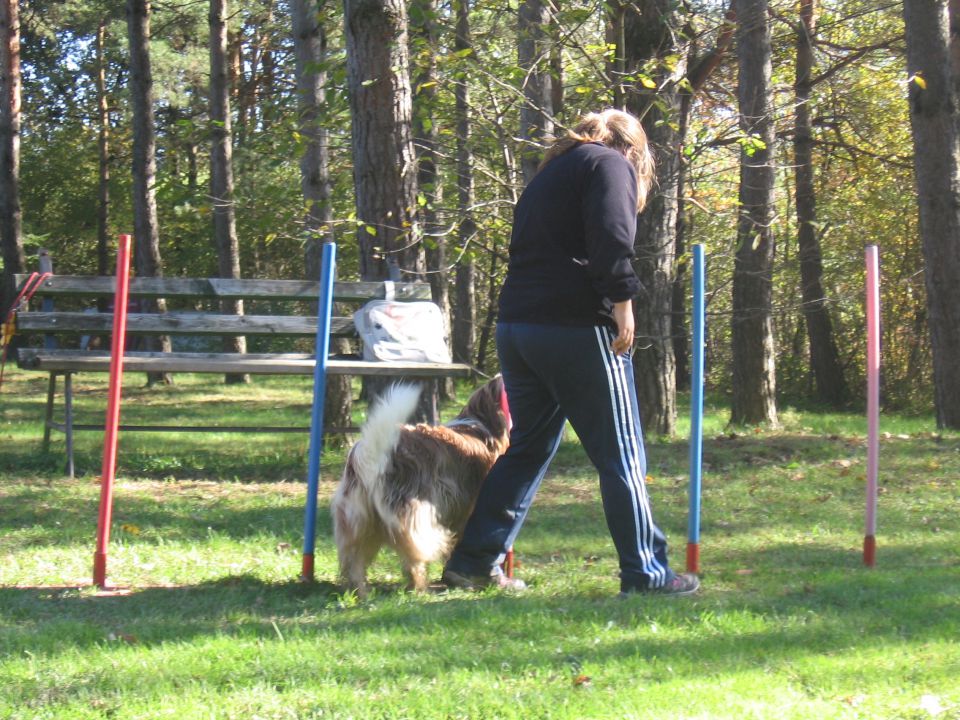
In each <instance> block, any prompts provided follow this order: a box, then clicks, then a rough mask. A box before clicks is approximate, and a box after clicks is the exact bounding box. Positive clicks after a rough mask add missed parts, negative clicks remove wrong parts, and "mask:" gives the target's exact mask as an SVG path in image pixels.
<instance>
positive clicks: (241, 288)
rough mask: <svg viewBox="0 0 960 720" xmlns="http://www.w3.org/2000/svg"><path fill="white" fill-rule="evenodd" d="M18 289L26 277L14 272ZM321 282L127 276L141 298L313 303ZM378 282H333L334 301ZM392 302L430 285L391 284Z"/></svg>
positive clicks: (49, 286) (52, 288)
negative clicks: (393, 297)
mask: <svg viewBox="0 0 960 720" xmlns="http://www.w3.org/2000/svg"><path fill="white" fill-rule="evenodd" d="M15 277H16V282H17V287H21V286H22V285H23V283H24V282H25V281H26V280H27V278H28V277H29V275H16V276H15ZM115 285H116V278H114V277H107V276H101V275H52V276H51V277H49V278H47V279H46V280H44V281H43V282H42V283H41V284H40V287H39V288H38V289H37V291H36V294H37V295H41V296H49V297H57V296H65V297H85V298H96V297H112V296H113V294H114V287H115ZM319 289H320V283H319V282H317V281H315V280H252V279H240V280H230V279H226V278H179V277H169V278H167V277H161V278H155V277H135V278H131V279H130V296H131V297H145V298H160V297H162V298H177V297H182V298H209V299H216V300H234V299H241V300H284V301H286V300H291V301H292V300H302V301H306V302H316V301H317V294H318V293H319ZM385 296H386V290H385V288H384V284H383V283H381V282H335V283H334V284H333V299H334V300H335V301H337V302H363V301H366V300H382V299H383V298H384V297H385ZM394 296H395V298H396V299H397V300H429V299H430V285H429V284H427V283H422V282H412V283H400V282H398V283H394Z"/></svg>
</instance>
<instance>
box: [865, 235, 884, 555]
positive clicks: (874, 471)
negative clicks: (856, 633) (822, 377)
mask: <svg viewBox="0 0 960 720" xmlns="http://www.w3.org/2000/svg"><path fill="white" fill-rule="evenodd" d="M878 255H879V254H878V251H877V246H876V245H868V246H867V250H866V263H867V511H866V522H865V530H864V537H863V564H864V565H866V566H867V567H873V566H874V564H875V563H876V554H877V476H878V474H879V462H880V433H879V431H880V263H879V257H878Z"/></svg>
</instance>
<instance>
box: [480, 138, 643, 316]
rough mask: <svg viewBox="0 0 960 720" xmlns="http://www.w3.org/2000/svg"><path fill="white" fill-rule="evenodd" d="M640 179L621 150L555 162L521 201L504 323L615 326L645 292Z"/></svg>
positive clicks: (588, 149) (503, 301) (577, 152)
mask: <svg viewBox="0 0 960 720" xmlns="http://www.w3.org/2000/svg"><path fill="white" fill-rule="evenodd" d="M636 226H637V180H636V173H635V171H634V169H633V166H632V165H631V164H630V163H629V162H628V161H627V160H626V158H624V157H623V155H621V154H620V153H619V152H617V151H616V150H612V149H610V148H608V147H606V146H604V145H601V144H600V143H584V144H581V145H577V146H575V147H574V148H572V149H570V150H568V151H567V152H565V153H564V154H563V155H560V156H559V157H556V158H554V159H553V160H551V161H550V162H549V163H547V165H546V166H545V167H544V168H543V169H542V170H541V171H540V172H539V173H537V175H536V176H535V177H534V178H533V180H532V181H531V182H530V184H529V185H528V186H527V188H526V189H525V190H524V192H523V194H522V195H521V196H520V200H519V202H518V203H517V207H516V208H515V210H514V214H513V234H512V236H511V238H510V264H509V266H508V270H507V279H506V282H505V283H504V286H503V289H502V290H501V292H500V313H499V316H498V318H499V320H500V321H502V322H527V323H536V324H550V325H580V326H593V325H608V326H611V327H615V325H614V323H613V320H612V319H611V317H610V310H611V305H612V303H614V302H620V301H622V300H627V299H630V298H633V297H634V296H635V295H636V294H637V293H638V292H639V291H640V281H639V280H638V279H637V276H636V273H635V272H634V270H633V266H632V265H631V264H630V261H631V259H632V258H633V238H634V232H635V230H636Z"/></svg>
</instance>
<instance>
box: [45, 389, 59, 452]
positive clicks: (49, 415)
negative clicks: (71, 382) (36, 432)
mask: <svg viewBox="0 0 960 720" xmlns="http://www.w3.org/2000/svg"><path fill="white" fill-rule="evenodd" d="M56 392H57V374H56V373H50V380H49V381H48V382H47V412H46V415H45V416H44V421H43V452H44V453H48V452H50V430H51V425H52V423H53V400H54V397H55V395H56Z"/></svg>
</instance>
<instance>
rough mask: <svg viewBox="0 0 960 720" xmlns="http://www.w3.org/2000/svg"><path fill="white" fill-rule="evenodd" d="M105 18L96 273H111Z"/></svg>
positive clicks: (103, 25) (100, 35)
mask: <svg viewBox="0 0 960 720" xmlns="http://www.w3.org/2000/svg"><path fill="white" fill-rule="evenodd" d="M106 37H107V18H106V17H104V18H101V20H100V24H99V25H98V26H97V127H98V129H99V130H98V134H97V152H98V155H99V157H100V182H99V185H98V188H97V274H98V275H107V274H109V273H110V104H109V101H108V98H107V64H106V60H105V58H104V46H105V43H106Z"/></svg>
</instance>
